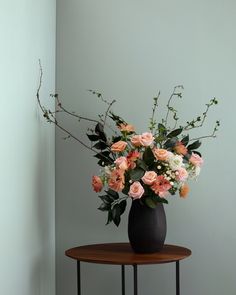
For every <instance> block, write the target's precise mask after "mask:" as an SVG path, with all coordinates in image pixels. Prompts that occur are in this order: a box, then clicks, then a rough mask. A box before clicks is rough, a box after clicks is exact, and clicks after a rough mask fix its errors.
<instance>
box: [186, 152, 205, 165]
mask: <svg viewBox="0 0 236 295" xmlns="http://www.w3.org/2000/svg"><path fill="white" fill-rule="evenodd" d="M189 162H190V163H192V164H193V165H194V166H198V167H201V166H202V164H203V162H204V161H203V158H201V157H200V156H199V155H198V154H195V153H192V155H191V157H190V159H189Z"/></svg>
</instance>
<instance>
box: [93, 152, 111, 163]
mask: <svg viewBox="0 0 236 295" xmlns="http://www.w3.org/2000/svg"><path fill="white" fill-rule="evenodd" d="M109 155H110V152H109V151H103V152H101V153H98V154H96V155H94V157H95V158H97V159H99V160H101V164H102V162H104V165H100V166H105V165H109V164H111V163H113V159H112V158H111V157H109Z"/></svg>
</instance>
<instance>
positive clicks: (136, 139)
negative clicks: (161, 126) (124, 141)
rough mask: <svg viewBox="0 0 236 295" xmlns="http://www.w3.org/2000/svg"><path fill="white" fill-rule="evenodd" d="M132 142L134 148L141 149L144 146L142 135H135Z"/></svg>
mask: <svg viewBox="0 0 236 295" xmlns="http://www.w3.org/2000/svg"><path fill="white" fill-rule="evenodd" d="M130 141H131V143H132V145H133V146H136V147H139V146H141V145H142V144H141V135H133V136H132V137H131V140H130Z"/></svg>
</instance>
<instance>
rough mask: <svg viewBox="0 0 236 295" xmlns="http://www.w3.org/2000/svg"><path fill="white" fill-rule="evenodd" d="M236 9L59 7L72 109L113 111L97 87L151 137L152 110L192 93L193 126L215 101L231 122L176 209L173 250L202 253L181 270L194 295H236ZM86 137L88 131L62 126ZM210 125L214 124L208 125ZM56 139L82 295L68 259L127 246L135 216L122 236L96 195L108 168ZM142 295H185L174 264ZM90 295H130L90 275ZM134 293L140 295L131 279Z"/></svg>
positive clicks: (113, 4) (86, 274) (172, 212)
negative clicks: (94, 179)
mask: <svg viewBox="0 0 236 295" xmlns="http://www.w3.org/2000/svg"><path fill="white" fill-rule="evenodd" d="M235 14H236V2H235V1H232V0H226V1H219V0H214V1H213V0H208V1H205V0H199V1H189V0H180V1H173V0H172V1H170V0H165V1H164V0H155V1H154V0H147V1H140V0H135V1H134V0H120V1H114V0H101V1H97V0H77V1H75V0H68V1H63V0H59V1H58V27H57V29H58V32H57V38H58V39H57V50H58V51H57V90H58V92H59V93H60V95H61V97H62V99H63V102H64V104H65V105H66V106H67V107H68V108H69V109H77V110H78V112H80V113H81V114H82V115H88V116H94V117H96V115H97V113H98V112H99V111H101V104H99V103H98V102H97V101H96V100H95V98H94V97H91V96H90V95H89V94H88V93H87V92H86V89H91V88H92V89H97V90H99V91H102V92H103V93H104V95H105V96H106V97H108V98H116V99H117V100H118V101H117V104H116V108H115V109H116V111H117V112H118V113H121V114H122V115H123V116H124V117H125V118H127V120H129V121H130V123H133V124H134V125H136V126H137V128H138V129H139V130H140V132H141V131H144V130H145V128H146V126H147V119H148V118H149V117H150V113H151V100H152V97H153V96H154V95H156V93H157V91H158V90H159V89H160V90H161V91H162V99H163V101H162V103H163V104H165V103H166V100H167V97H168V94H169V93H170V91H171V90H172V87H173V86H175V85H177V84H184V86H185V95H184V99H183V104H182V105H181V104H180V103H177V105H178V106H179V109H180V113H181V115H182V116H184V118H185V119H186V120H188V119H191V118H193V116H195V115H196V114H198V113H200V112H202V111H203V110H204V103H205V102H207V101H208V100H209V99H210V98H212V97H213V96H216V97H218V98H220V105H219V106H217V107H216V108H215V112H214V114H212V113H211V114H210V115H209V118H208V122H207V124H206V126H205V127H204V128H203V129H202V132H203V133H204V134H208V133H210V132H211V126H212V124H213V121H214V118H219V119H221V120H222V127H221V131H220V133H219V137H218V139H216V140H208V141H206V142H205V143H204V144H203V146H202V149H201V151H202V153H203V156H204V158H205V165H204V169H203V171H202V174H201V176H200V178H199V180H198V181H197V182H196V183H192V185H191V194H190V196H189V198H188V200H185V201H183V200H179V199H178V197H174V198H172V199H171V201H170V205H168V206H166V213H167V219H168V234H167V242H168V243H174V244H179V245H184V246H187V247H189V248H191V249H192V251H193V255H192V257H191V258H190V259H188V260H186V261H184V262H183V263H182V264H181V285H182V293H181V294H182V295H189V294H191V295H213V294H214V295H222V294H227V295H235V293H236V282H235V258H234V257H235V248H236V236H235V225H236V215H235V208H236V198H235V188H234V182H235V166H236V157H235V144H236V140H235V136H234V133H235V127H236V124H235V120H236V119H235V109H236V100H235V76H236V55H235V52H236V39H235V26H236V19H235ZM62 120H63V123H64V124H65V125H66V126H67V127H68V128H71V130H72V131H73V132H75V133H76V134H79V127H78V125H77V124H76V122H73V123H72V121H71V120H65V119H62ZM208 123H209V124H208ZM62 137H63V135H62V134H61V133H60V132H58V133H57V138H56V144H57V151H56V161H57V165H56V173H57V178H56V179H57V182H56V183H57V185H56V193H57V202H56V223H57V231H56V241H57V295H64V294H68V295H73V294H75V292H76V291H75V288H76V285H75V283H76V281H75V270H76V268H75V263H74V262H73V261H70V260H69V259H68V258H66V257H65V256H64V251H65V249H67V248H69V247H72V246H76V245H80V244H85V243H97V242H112V241H127V229H126V227H127V216H124V218H123V220H122V224H121V226H120V227H119V228H118V229H117V228H115V226H113V225H111V226H105V225H104V223H105V215H103V214H102V213H101V212H100V211H98V210H97V207H98V204H99V201H98V198H97V196H96V194H95V193H93V192H92V190H91V187H90V179H91V176H92V175H93V174H95V173H98V171H99V168H98V167H97V166H96V163H95V162H96V161H95V160H94V159H93V158H92V156H91V154H90V153H89V152H87V151H86V150H84V149H83V148H82V147H81V146H79V145H77V144H76V143H74V142H70V141H68V142H65V141H64V140H62ZM139 278H140V280H139V283H140V294H150V295H152V294H153V295H154V294H162V295H170V294H174V288H175V283H174V266H173V265H165V266H164V265H163V266H159V267H158V266H145V267H142V268H140V277H139ZM82 279H83V285H82V287H83V288H84V290H85V293H86V294H113V295H116V294H117V295H118V294H120V293H121V291H120V269H119V268H117V267H109V266H100V265H89V264H83V265H82ZM127 288H128V290H127V294H132V276H131V271H128V279H127Z"/></svg>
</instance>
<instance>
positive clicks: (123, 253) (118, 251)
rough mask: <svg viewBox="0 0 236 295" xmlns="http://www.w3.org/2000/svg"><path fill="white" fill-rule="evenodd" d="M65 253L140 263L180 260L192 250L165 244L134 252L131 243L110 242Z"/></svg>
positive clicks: (93, 260) (110, 261) (87, 258)
mask: <svg viewBox="0 0 236 295" xmlns="http://www.w3.org/2000/svg"><path fill="white" fill-rule="evenodd" d="M65 254H66V256H68V257H70V258H73V259H75V260H78V261H84V262H91V263H99V264H119V265H135V264H137V265H139V264H159V263H169V262H175V261H179V260H182V259H184V258H186V257H188V256H190V255H191V250H189V249H187V248H184V247H180V246H175V245H164V248H163V249H162V251H160V252H156V253H152V254H137V253H134V252H133V250H132V249H131V247H130V244H129V243H109V244H94V245H86V246H80V247H76V248H72V249H69V250H67V251H66V252H65Z"/></svg>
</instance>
